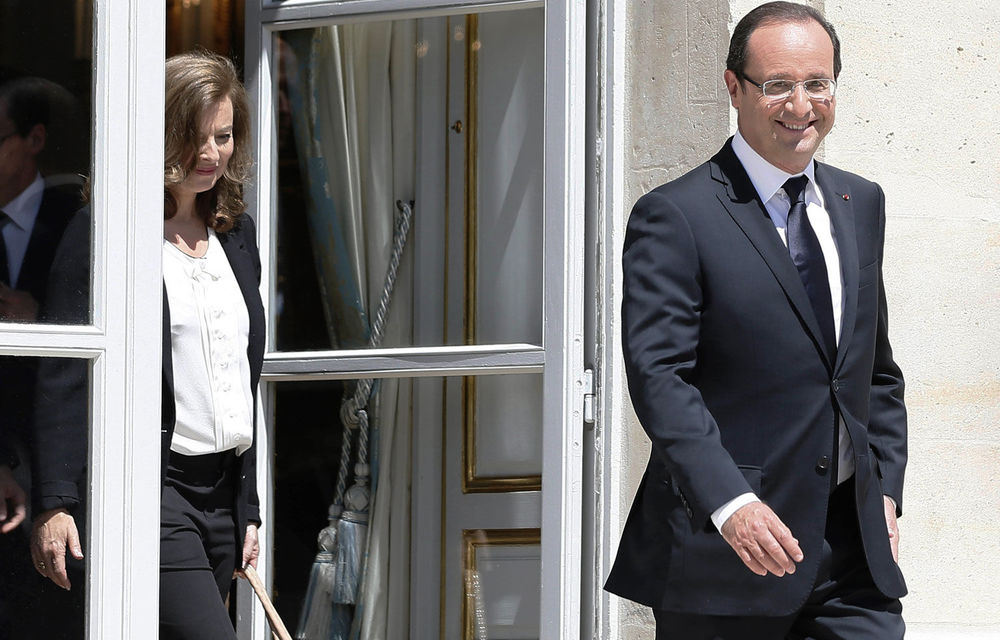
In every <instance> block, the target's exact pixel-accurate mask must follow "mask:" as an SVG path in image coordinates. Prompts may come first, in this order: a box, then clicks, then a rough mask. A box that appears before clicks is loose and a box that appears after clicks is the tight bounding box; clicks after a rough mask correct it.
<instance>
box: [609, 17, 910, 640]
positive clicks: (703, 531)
mask: <svg viewBox="0 0 1000 640" xmlns="http://www.w3.org/2000/svg"><path fill="white" fill-rule="evenodd" d="M839 74H840V41H839V39H838V38H837V34H836V32H835V30H834V28H833V26H832V25H830V24H829V23H828V22H827V21H826V19H825V18H824V17H823V16H822V15H821V14H820V13H819V12H817V11H816V10H814V9H812V8H810V7H807V6H803V5H798V4H793V3H788V2H772V3H768V4H765V5H762V6H760V7H758V8H757V9H754V10H753V11H751V12H750V13H749V14H747V15H746V16H745V17H744V18H743V19H742V20H741V21H740V22H739V24H738V25H737V26H736V29H735V31H734V33H733V37H732V40H731V42H730V49H729V57H728V60H727V69H726V71H725V76H724V77H725V82H726V87H727V88H728V91H729V95H730V99H731V101H732V105H733V107H734V108H735V109H736V110H737V113H738V118H737V122H738V129H739V130H738V132H737V134H736V135H735V136H734V137H733V138H732V139H730V140H729V141H727V142H726V144H725V146H724V147H723V148H722V150H721V151H719V152H718V153H717V154H716V155H715V156H714V157H713V158H712V159H711V160H709V161H708V162H707V163H705V164H703V165H702V166H700V167H698V168H696V169H695V170H693V171H692V172H690V173H688V174H687V175H685V176H682V177H681V178H679V179H677V180H675V181H673V182H670V183H668V184H665V185H663V186H661V187H659V188H657V189H655V190H653V191H652V192H650V193H648V194H646V195H645V196H643V197H642V198H641V199H640V200H639V201H638V202H637V203H636V205H635V208H634V209H633V211H632V215H631V217H630V219H629V224H628V230H627V233H626V238H625V247H624V252H623V260H622V262H623V272H624V290H623V304H622V315H623V344H624V350H623V351H624V357H625V362H626V372H627V375H628V382H629V392H630V394H631V397H632V401H633V405H634V407H635V410H636V414H637V415H638V417H639V420H640V422H641V423H642V426H643V428H644V429H645V431H646V433H647V434H648V436H649V438H650V440H651V441H652V453H651V456H650V460H649V463H648V465H647V468H646V472H645V474H644V476H643V479H642V482H641V484H640V487H639V490H638V493H637V495H636V498H635V501H634V504H633V506H632V511H631V513H630V514H629V517H628V521H627V522H626V525H625V530H624V532H623V534H622V541H621V544H620V547H619V552H618V557H617V559H616V561H615V564H614V567H613V568H612V571H611V574H610V576H609V577H608V581H607V585H606V588H607V589H608V590H609V591H611V592H613V593H616V594H618V595H621V596H623V597H625V598H629V599H631V600H634V601H636V602H640V603H642V604H645V605H648V606H650V607H651V608H652V609H653V613H654V617H655V619H656V625H657V635H656V637H657V638H662V639H666V638H670V639H672V640H674V639H679V640H689V639H690V640H698V639H706V640H708V639H712V640H714V639H717V638H723V639H730V638H732V639H739V640H755V639H759V640H772V639H773V640H778V639H780V638H816V639H829V640H834V639H841V638H851V639H852V640H854V639H858V638H872V639H878V640H893V639H896V638H902V637H903V632H904V625H903V619H902V615H901V611H902V607H901V604H900V600H899V599H900V598H901V597H902V596H903V595H905V593H906V585H905V582H904V580H903V576H902V574H901V572H900V570H899V567H898V565H897V557H898V539H899V535H898V529H897V524H896V517H897V516H898V515H900V514H901V507H902V486H903V473H904V468H905V466H906V410H905V408H904V405H903V378H902V374H901V373H900V370H899V368H898V367H897V366H896V364H895V362H894V361H893V358H892V350H891V348H890V345H889V340H888V335H887V326H888V325H887V318H886V303H885V294H884V289H883V285H882V245H883V239H884V227H885V202H884V197H883V193H882V190H881V189H880V188H879V186H878V185H876V184H875V183H872V182H869V181H867V180H864V179H862V178H860V177H858V176H856V175H853V174H850V173H847V172H844V171H841V170H839V169H835V168H833V167H831V166H829V165H825V164H822V163H819V162H816V161H815V159H814V157H813V156H814V154H815V153H816V149H817V148H818V146H819V144H820V143H821V142H822V141H823V138H824V137H825V136H826V134H827V133H829V131H830V129H831V128H832V127H833V123H834V116H835V111H836V94H837V78H838V76H839Z"/></svg>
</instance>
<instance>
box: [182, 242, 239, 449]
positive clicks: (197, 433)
mask: <svg viewBox="0 0 1000 640" xmlns="http://www.w3.org/2000/svg"><path fill="white" fill-rule="evenodd" d="M163 281H164V283H165V284H166V287H167V301H168V304H169V305H170V353H171V357H172V359H173V374H174V403H175V405H176V407H177V422H176V425H175V426H174V437H173V440H172V441H171V443H170V449H171V450H172V451H176V452H177V453H182V454H185V455H203V454H207V453H217V452H221V451H227V450H229V449H234V448H235V449H236V453H237V454H241V453H243V452H244V451H246V450H247V449H248V448H250V445H251V444H252V443H253V395H252V394H251V392H250V362H249V360H248V359H247V340H248V338H249V335H250V316H249V314H248V313H247V308H246V302H245V301H244V300H243V294H242V293H241V292H240V287H239V283H237V282H236V276H235V275H233V269H232V267H231V266H230V265H229V260H228V259H226V254H225V251H224V250H223V248H222V245H221V244H220V243H219V239H218V238H217V237H216V235H215V232H214V231H212V230H211V229H209V231H208V250H207V251H206V252H205V255H204V256H203V257H200V258H195V257H192V256H189V255H188V254H186V253H184V252H183V251H181V250H180V249H178V248H177V247H175V246H174V245H173V244H171V243H170V242H168V241H166V240H164V241H163Z"/></svg>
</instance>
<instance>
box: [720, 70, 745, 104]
mask: <svg viewBox="0 0 1000 640" xmlns="http://www.w3.org/2000/svg"><path fill="white" fill-rule="evenodd" d="M723 79H725V81H726V90H728V91H729V102H730V104H732V105H733V108H734V109H739V108H740V106H739V104H737V100H738V96H739V95H740V92H741V87H740V79H739V78H737V77H736V73H734V72H733V71H732V69H726V73H725V74H723Z"/></svg>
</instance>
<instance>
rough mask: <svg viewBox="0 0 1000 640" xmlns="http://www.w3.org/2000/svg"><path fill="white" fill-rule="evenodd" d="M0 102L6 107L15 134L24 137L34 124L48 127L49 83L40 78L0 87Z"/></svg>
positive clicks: (13, 82)
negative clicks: (15, 130) (15, 129)
mask: <svg viewBox="0 0 1000 640" xmlns="http://www.w3.org/2000/svg"><path fill="white" fill-rule="evenodd" d="M0 100H2V101H3V103H4V106H5V107H6V111H7V117H8V118H10V120H11V122H13V123H14V126H15V127H17V133H18V134H19V135H22V136H26V135H28V134H29V133H30V132H31V129H32V127H34V126H35V125H36V124H41V125H45V126H48V124H49V111H50V98H49V83H48V82H46V81H45V80H43V79H41V78H34V77H25V78H17V79H16V80H11V81H10V82H8V83H6V84H4V85H3V86H0Z"/></svg>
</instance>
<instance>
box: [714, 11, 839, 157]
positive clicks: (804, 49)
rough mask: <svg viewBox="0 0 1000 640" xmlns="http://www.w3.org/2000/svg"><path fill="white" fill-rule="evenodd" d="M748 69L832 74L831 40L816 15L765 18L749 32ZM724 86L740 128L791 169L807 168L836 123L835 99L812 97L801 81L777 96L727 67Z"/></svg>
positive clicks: (790, 75)
mask: <svg viewBox="0 0 1000 640" xmlns="http://www.w3.org/2000/svg"><path fill="white" fill-rule="evenodd" d="M743 73H744V75H745V76H746V77H747V78H749V79H750V80H753V81H754V82H757V83H761V84H763V83H764V82H767V81H768V80H778V79H782V80H792V81H795V82H799V81H801V80H809V79H816V78H833V42H832V41H831V40H830V36H829V34H827V32H826V30H824V29H823V27H822V26H821V25H820V24H819V23H818V22H816V21H815V20H809V21H807V22H783V23H774V24H765V25H763V26H761V27H758V28H757V29H756V30H754V32H753V33H752V34H750V41H749V43H748V47H747V62H746V67H745V69H744V71H743ZM725 79H726V87H727V88H728V89H729V96H730V99H731V101H732V104H733V107H734V108H736V109H737V111H738V115H737V124H738V125H739V129H740V133H742V134H743V137H744V138H745V139H746V141H747V142H748V143H749V144H750V146H751V147H752V148H753V149H754V151H756V152H757V153H759V154H760V155H761V156H762V157H763V158H764V159H765V160H767V161H768V162H770V163H771V164H773V165H774V166H776V167H778V168H779V169H782V170H784V171H786V172H788V173H798V172H800V171H802V170H803V169H805V167H806V165H808V164H809V160H810V159H812V157H813V154H814V153H816V148H817V147H819V143H820V142H822V141H823V138H824V137H826V134H827V133H829V131H830V129H831V128H832V127H833V120H834V115H835V111H836V105H837V100H836V98H835V97H832V98H827V99H825V100H811V99H810V98H809V96H808V95H806V92H805V89H804V88H803V87H802V85H797V86H796V87H795V89H794V90H793V91H792V95H791V96H789V97H787V98H783V99H778V100H772V99H769V98H767V97H765V96H764V94H763V93H762V92H761V90H760V89H759V88H758V87H756V86H754V85H753V84H751V83H749V82H745V81H743V80H741V79H740V78H738V77H737V76H736V74H735V73H733V72H732V71H729V70H727V71H726V75H725Z"/></svg>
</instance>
